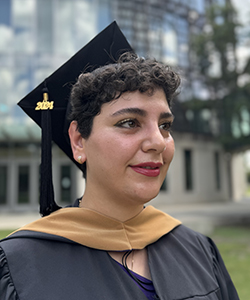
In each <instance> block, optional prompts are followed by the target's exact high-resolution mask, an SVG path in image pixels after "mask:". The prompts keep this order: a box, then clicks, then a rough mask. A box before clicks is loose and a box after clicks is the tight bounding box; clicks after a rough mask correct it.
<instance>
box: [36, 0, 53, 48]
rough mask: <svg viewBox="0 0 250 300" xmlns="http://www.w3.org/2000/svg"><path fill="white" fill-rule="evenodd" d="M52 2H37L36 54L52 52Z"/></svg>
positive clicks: (43, 0)
mask: <svg viewBox="0 0 250 300" xmlns="http://www.w3.org/2000/svg"><path fill="white" fill-rule="evenodd" d="M52 4H53V1H51V0H37V12H38V13H37V19H36V22H37V47H36V48H37V52H42V53H51V52H52V51H53V24H52V20H53V7H52Z"/></svg>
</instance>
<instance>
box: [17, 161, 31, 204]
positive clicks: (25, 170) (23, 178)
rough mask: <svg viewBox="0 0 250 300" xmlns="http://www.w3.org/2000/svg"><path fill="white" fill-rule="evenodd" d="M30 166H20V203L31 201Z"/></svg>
mask: <svg viewBox="0 0 250 300" xmlns="http://www.w3.org/2000/svg"><path fill="white" fill-rule="evenodd" d="M29 178H30V168H29V166H19V168H18V203H20V204H22V203H29V201H30V199H29V186H30V183H29Z"/></svg>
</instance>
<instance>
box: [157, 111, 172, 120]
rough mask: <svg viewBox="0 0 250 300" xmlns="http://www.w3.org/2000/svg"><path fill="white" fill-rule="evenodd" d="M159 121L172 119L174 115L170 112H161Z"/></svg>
mask: <svg viewBox="0 0 250 300" xmlns="http://www.w3.org/2000/svg"><path fill="white" fill-rule="evenodd" d="M160 119H173V120H174V115H173V114H172V113H171V112H163V113H161V114H160Z"/></svg>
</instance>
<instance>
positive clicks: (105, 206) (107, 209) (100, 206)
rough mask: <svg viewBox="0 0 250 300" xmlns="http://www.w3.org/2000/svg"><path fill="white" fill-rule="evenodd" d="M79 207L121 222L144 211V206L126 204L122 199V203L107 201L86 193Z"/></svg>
mask: <svg viewBox="0 0 250 300" xmlns="http://www.w3.org/2000/svg"><path fill="white" fill-rule="evenodd" d="M79 207H82V208H88V209H91V210H93V211H96V212H98V213H100V214H103V215H105V216H107V217H110V218H113V219H115V220H118V221H120V222H125V221H127V220H129V219H132V218H133V217H135V216H136V215H138V214H139V213H140V212H141V211H142V210H143V208H144V204H131V203H127V202H126V203H124V201H123V200H121V199H120V201H110V200H107V201H105V199H104V198H103V197H96V196H95V195H89V194H88V193H85V194H84V196H83V197H82V199H81V200H80V204H79Z"/></svg>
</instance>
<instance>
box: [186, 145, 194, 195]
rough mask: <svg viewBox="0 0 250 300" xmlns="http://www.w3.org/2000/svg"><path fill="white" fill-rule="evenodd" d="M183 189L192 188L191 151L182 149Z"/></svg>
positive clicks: (188, 189) (189, 189)
mask: <svg viewBox="0 0 250 300" xmlns="http://www.w3.org/2000/svg"><path fill="white" fill-rule="evenodd" d="M184 164H185V165H184V168H185V189H186V190H187V191H191V190H193V174H192V151H191V150H184Z"/></svg>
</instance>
